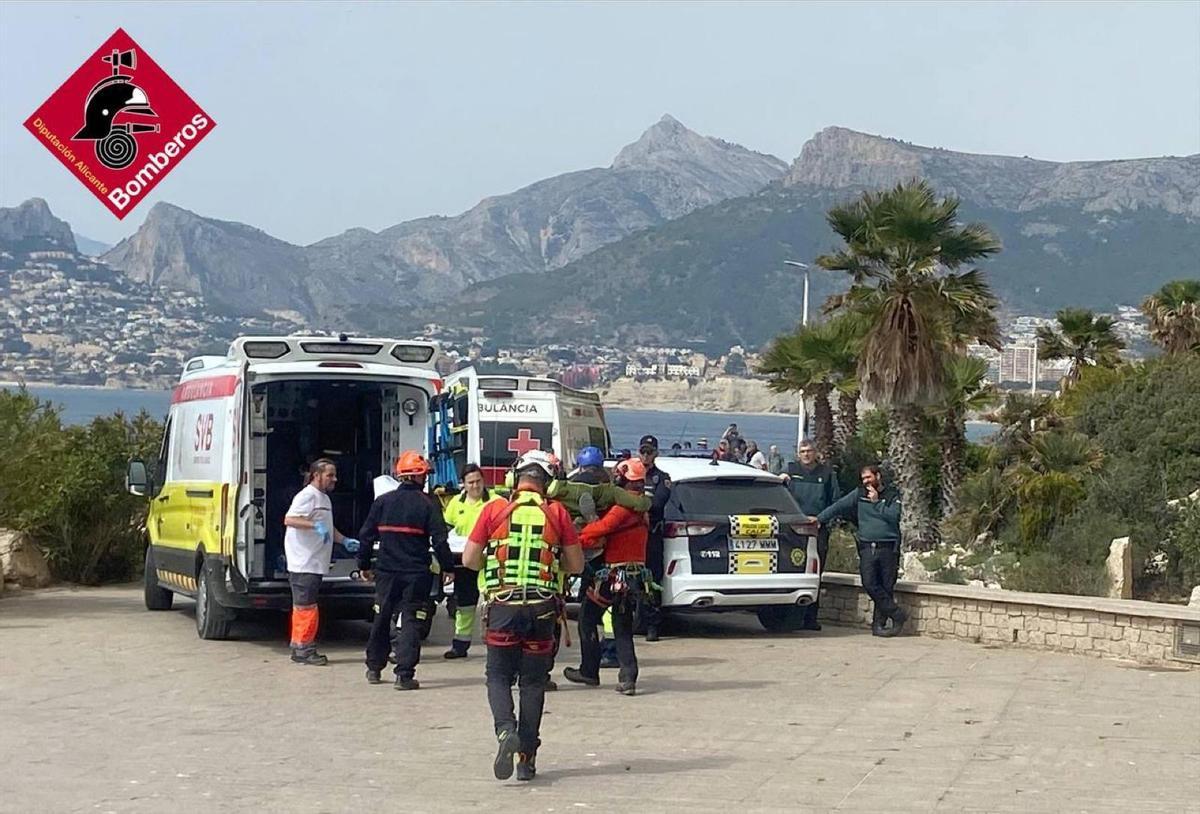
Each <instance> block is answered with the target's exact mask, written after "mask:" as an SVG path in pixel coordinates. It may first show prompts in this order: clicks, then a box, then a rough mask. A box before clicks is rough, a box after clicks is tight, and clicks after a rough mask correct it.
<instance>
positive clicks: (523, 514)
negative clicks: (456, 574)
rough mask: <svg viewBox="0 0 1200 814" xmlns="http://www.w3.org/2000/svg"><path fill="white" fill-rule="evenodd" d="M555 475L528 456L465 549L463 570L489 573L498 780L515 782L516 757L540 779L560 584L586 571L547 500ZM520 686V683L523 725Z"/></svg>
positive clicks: (571, 530) (536, 454)
mask: <svg viewBox="0 0 1200 814" xmlns="http://www.w3.org/2000/svg"><path fill="white" fill-rule="evenodd" d="M556 469H557V466H556V462H555V461H554V460H553V459H551V458H550V456H549V455H547V454H546V453H545V452H541V451H540V450H535V451H532V452H527V453H525V454H524V455H522V456H521V457H520V458H519V459H518V460H517V462H516V464H515V466H514V477H515V480H516V488H515V491H514V492H513V494H512V497H511V498H510V499H509V500H508V501H507V502H493V503H489V504H487V505H486V506H484V508H483V512H482V513H481V514H480V516H479V520H478V522H476V524H475V528H474V529H472V530H471V534H470V536H469V537H468V538H467V545H466V547H465V548H464V549H463V556H462V561H463V565H464V566H466V567H467V568H473V569H477V570H481V571H483V590H484V596H485V598H486V601H487V610H486V611H485V614H486V615H485V617H484V618H485V620H486V621H485V623H484V629H485V631H486V633H485V634H484V641H485V642H486V643H487V649H488V652H487V695H488V704H489V706H490V707H491V710H492V719H493V722H494V724H495V731H496V740H497V741H498V743H499V748H498V751H497V753H496V759H495V762H494V763H493V766H492V768H493V772H494V774H495V775H496V778H497V779H499V780H507V779H508V778H509V777H512V774H513V758H514V757H517V756H518V755H519V760H518V763H517V779H518V780H532V779H533V778H534V775H535V774H536V773H537V765H536V763H535V759H536V757H537V750H538V747H539V746H540V745H541V738H540V733H541V723H542V711H543V708H544V706H545V700H546V678H547V676H548V675H549V674H550V670H551V669H552V668H553V666H554V650H555V641H554V631H555V628H556V627H557V626H558V623H559V617H560V615H561V610H562V604H561V600H560V596H559V594H560V591H561V587H562V585H561V582H560V577H561V575H562V574H563V573H564V572H565V573H568V574H578V573H579V572H580V571H582V570H583V550H582V549H581V548H580V546H579V537H578V534H577V533H576V531H575V524H574V523H572V522H571V516H570V515H569V514H568V513H567V511H566V509H564V508H563V507H562V504H560V503H558V502H556V501H553V500H549V499H548V498H547V497H546V488H547V487H548V486H549V484H550V481H551V480H552V479H553V478H554V476H555V471H556ZM514 679H515V680H519V683H520V695H521V709H520V717H519V718H518V716H517V715H516V713H515V710H514V708H513V696H512V685H513V681H514Z"/></svg>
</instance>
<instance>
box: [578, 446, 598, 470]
mask: <svg viewBox="0 0 1200 814" xmlns="http://www.w3.org/2000/svg"><path fill="white" fill-rule="evenodd" d="M575 465H576V466H604V453H603V452H601V451H600V448H599V447H584V448H583V449H581V450H579V454H578V455H576V456H575Z"/></svg>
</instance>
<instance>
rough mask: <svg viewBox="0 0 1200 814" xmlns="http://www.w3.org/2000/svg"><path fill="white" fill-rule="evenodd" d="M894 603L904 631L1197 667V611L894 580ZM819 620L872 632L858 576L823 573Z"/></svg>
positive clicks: (1199, 619) (1199, 621) (1199, 648)
mask: <svg viewBox="0 0 1200 814" xmlns="http://www.w3.org/2000/svg"><path fill="white" fill-rule="evenodd" d="M896 601H897V602H898V603H899V604H900V605H902V606H903V607H904V609H905V610H907V611H908V612H909V615H910V619H909V621H908V624H907V625H906V632H907V633H910V634H913V633H915V634H917V635H920V636H933V637H935V638H944V639H964V640H966V641H970V642H976V643H980V644H991V645H1008V646H1011V647H1032V648H1038V649H1041V650H1057V651H1060V652H1065V653H1081V654H1084V655H1089V656H1097V657H1101V658H1118V659H1128V660H1132V661H1137V662H1142V663H1145V664H1171V665H1174V666H1187V665H1200V608H1190V607H1187V606H1185V605H1166V604H1159V603H1156V602H1137V601H1132V600H1121V599H1102V598H1098V597H1090V596H1067V595H1062V594H1034V593H1023V592H1020V591H1000V590H992V589H987V588H972V587H966V586H962V585H944V584H941V583H932V582H904V581H901V582H898V583H896ZM821 619H822V620H823V621H828V622H833V623H835V624H849V625H855V626H859V627H870V625H871V600H870V598H869V597H868V596H867V595H866V594H865V593H863V591H862V587H861V582H860V581H859V578H858V577H857V576H853V575H850V574H833V573H828V574H825V575H824V577H823V578H822V594H821ZM1190 645H1196V646H1195V647H1192V646H1190Z"/></svg>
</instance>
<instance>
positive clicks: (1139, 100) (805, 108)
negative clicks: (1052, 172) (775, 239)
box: [0, 0, 1200, 243]
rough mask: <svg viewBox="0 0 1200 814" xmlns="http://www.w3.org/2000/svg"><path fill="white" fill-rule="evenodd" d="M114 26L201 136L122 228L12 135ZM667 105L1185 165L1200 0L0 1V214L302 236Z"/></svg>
mask: <svg viewBox="0 0 1200 814" xmlns="http://www.w3.org/2000/svg"><path fill="white" fill-rule="evenodd" d="M118 27H123V28H125V29H126V30H127V31H128V32H129V33H130V34H131V35H132V36H133V37H134V39H136V40H137V41H138V42H139V43H140V44H141V45H142V46H143V47H144V48H145V49H146V50H147V51H148V52H149V53H150V55H151V56H152V57H154V59H155V60H156V61H157V62H158V63H159V64H160V65H161V66H162V67H163V68H164V69H165V70H166V71H167V72H168V73H169V74H171V75H172V76H173V77H174V79H175V80H176V81H177V82H178V83H179V84H180V85H181V86H182V87H183V88H184V89H185V90H186V91H187V92H188V93H189V94H190V95H191V96H192V97H193V98H194V99H195V100H196V101H197V102H198V103H199V104H200V105H201V106H202V107H204V108H205V109H206V110H207V111H208V112H209V113H210V114H212V116H213V117H214V118H215V119H216V121H217V123H218V126H217V129H216V130H215V131H214V132H213V134H212V135H211V136H209V137H208V138H207V139H205V141H204V142H203V143H202V144H200V145H199V146H198V147H197V148H196V150H195V151H194V152H193V153H192V154H190V155H189V156H188V158H187V159H186V160H185V161H184V162H182V163H181V164H180V165H179V166H178V167H177V168H176V169H175V170H174V171H173V172H172V173H171V175H170V177H169V178H167V179H166V180H165V181H163V182H162V183H161V184H159V186H158V187H157V188H156V189H155V191H154V193H153V194H151V195H150V196H149V200H148V201H145V202H143V203H142V204H141V205H140V206H139V207H138V208H137V209H136V210H135V211H134V212H133V214H131V215H129V216H128V217H127V218H126V219H125V221H123V222H121V221H118V220H117V219H116V218H115V217H114V216H113V215H111V214H110V213H109V212H108V211H107V210H106V209H105V208H104V206H103V205H102V204H101V203H100V202H99V201H98V200H96V199H95V198H94V197H93V196H92V195H91V194H90V193H89V192H88V191H87V190H85V189H84V188H83V186H82V185H81V184H80V183H79V182H78V181H76V180H75V179H74V178H73V177H72V176H71V175H70V174H69V173H68V172H67V170H66V169H65V168H64V167H63V166H61V165H60V164H59V163H58V162H57V161H56V160H55V159H54V158H53V157H52V156H51V155H50V153H49V152H47V151H46V150H45V148H44V147H42V146H41V145H40V144H39V143H38V142H37V140H36V139H35V138H34V137H33V136H32V135H30V134H29V133H28V132H26V131H25V130H24V129H23V128H22V127H21V124H22V122H23V121H24V120H25V118H26V117H27V116H28V115H29V114H30V113H32V112H33V110H34V109H35V108H36V107H37V106H38V105H39V104H40V103H41V102H42V101H43V100H44V99H45V98H46V97H47V96H49V95H50V93H51V92H52V91H54V90H55V89H56V88H57V87H58V86H59V84H61V83H62V81H63V80H64V79H66V77H67V76H68V75H69V74H70V73H71V72H72V71H73V70H74V69H75V68H76V67H78V66H79V64H80V63H81V62H82V61H83V60H84V59H85V58H86V57H87V56H88V55H89V54H91V53H92V51H94V50H95V49H96V48H97V47H98V46H99V45H100V43H101V42H102V41H103V40H104V39H105V38H107V37H108V36H109V35H110V34H111V33H112V32H113V31H114V30H115V29H116V28H118ZM668 112H669V113H671V114H672V115H674V116H675V117H676V118H678V119H679V120H680V121H682V122H683V123H684V124H686V125H687V126H688V127H691V128H692V129H693V130H696V131H698V132H701V133H704V134H707V135H715V136H720V137H721V138H724V139H727V140H729V141H735V142H738V143H741V144H744V145H746V146H747V147H751V148H753V149H756V150H761V151H764V152H770V153H774V154H775V155H777V156H779V157H780V158H783V159H785V160H788V161H790V160H791V159H792V158H794V157H795V156H796V154H797V153H799V151H800V147H801V146H802V145H803V143H804V141H805V140H806V139H807V138H809V137H810V136H811V135H812V134H813V133H814V132H816V131H817V130H819V129H821V128H823V127H826V126H829V125H834V124H836V125H842V126H845V127H851V128H854V129H857V130H863V131H866V132H870V133H878V134H881V135H887V136H893V137H896V138H900V139H904V140H906V141H911V142H914V143H918V144H925V145H932V146H941V147H947V148H950V149H955V150H964V151H968V152H989V153H1005V154H1012V155H1029V156H1033V157H1036V158H1045V159H1053V160H1073V159H1109V158H1133V157H1143V156H1155V155H1167V154H1172V155H1183V154H1190V153H1196V152H1200V2H1174V3H1158V4H1154V3H1131V4H1121V3H1099V4H1088V3H1062V4H1037V3H1031V2H1021V3H1016V2H1014V3H1001V4H987V3H961V4H958V3H950V2H944V3H920V4H904V3H887V4H881V5H875V4H869V3H836V4H825V3H804V4H796V5H787V4H783V3H770V4H762V5H754V4H744V3H743V4H736V5H735V4H729V5H725V4H714V3H708V4H688V3H684V2H676V3H669V4H662V5H648V4H643V3H639V4H628V5H619V4H614V3H605V4H584V3H572V4H550V3H528V4H461V5H453V4H448V3H438V4H432V3H430V4H420V5H405V4H400V3H376V4H370V5H365V4H335V3H316V2H309V3H304V4H286V3H272V4H262V5H249V4H245V5H235V4H233V3H219V4H218V3H213V4H181V3H170V4H167V3H161V4H137V5H134V4H122V3H87V4H62V3H58V4H56V3H49V2H39V3H30V4H20V3H13V2H10V1H9V0H5V2H0V205H4V206H11V205H14V204H16V203H19V202H20V201H22V200H24V199H26V198H29V197H33V196H40V197H43V198H46V199H47V200H48V201H49V202H50V206H51V208H52V209H53V210H54V212H55V213H56V214H57V215H58V216H59V217H62V218H64V219H66V220H67V221H69V222H70V223H71V225H72V226H73V227H74V229H75V230H76V231H77V232H79V233H82V234H84V235H87V236H89V237H93V238H96V239H99V240H104V241H107V242H116V241H117V240H119V239H120V238H122V237H124V236H126V235H128V234H130V233H132V232H133V231H134V230H135V229H136V228H137V226H138V225H140V224H141V222H142V220H143V219H144V218H145V216H146V213H147V212H148V211H149V210H150V206H151V205H152V203H153V202H154V201H158V200H166V201H170V202H172V203H175V204H178V205H180V206H183V207H185V208H187V209H191V210H193V211H195V212H198V213H200V214H203V215H208V216H212V217H218V218H223V219H227V220H237V221H243V222H246V223H249V224H252V225H254V226H258V227H260V228H262V229H264V230H266V231H267V232H269V233H270V234H272V235H275V236H276V237H279V238H282V239H284V240H289V241H292V242H295V243H309V242H313V241H316V240H319V239H321V238H323V237H327V236H329V235H332V234H337V233H339V232H341V231H343V230H345V229H348V228H350V227H354V226H365V227H367V228H369V229H374V230H378V229H381V228H384V227H387V226H390V225H393V224H395V223H398V222H400V221H402V220H407V219H410V218H415V217H420V216H422V215H429V214H455V213H457V212H460V211H462V210H464V209H467V208H469V207H471V206H473V205H474V204H475V203H476V202H478V200H479V199H480V198H482V197H484V196H487V195H495V194H500V193H505V192H509V191H512V190H514V189H517V188H519V187H521V186H524V185H526V184H529V183H532V182H533V181H536V180H538V179H540V178H544V177H547V176H550V175H555V174H557V173H561V172H565V171H568V170H576V169H583V168H586V167H593V166H607V165H608V164H609V163H610V162H611V160H612V158H613V156H614V155H616V153H617V151H618V150H619V149H620V148H621V146H622V145H624V144H626V143H628V142H630V141H633V140H634V139H636V138H637V137H638V135H639V134H640V133H641V132H642V131H643V130H644V129H646V127H648V126H650V125H651V124H652V123H654V122H655V121H657V120H658V119H659V117H661V116H662V114H663V113H668Z"/></svg>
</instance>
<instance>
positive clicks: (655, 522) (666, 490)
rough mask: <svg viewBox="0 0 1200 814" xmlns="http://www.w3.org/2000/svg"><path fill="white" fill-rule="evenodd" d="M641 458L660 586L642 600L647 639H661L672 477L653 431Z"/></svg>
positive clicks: (650, 557) (650, 546)
mask: <svg viewBox="0 0 1200 814" xmlns="http://www.w3.org/2000/svg"><path fill="white" fill-rule="evenodd" d="M638 458H639V459H640V460H641V462H642V466H643V467H645V470H646V477H645V480H644V481H643V490H644V494H645V495H646V496H647V497H649V498H650V511H649V520H650V529H649V535H648V537H647V540H646V566H647V567H648V568H649V569H650V573H651V574H653V575H654V583H655V585H658V586H660V587H659V588H657V589H651V590H650V591H649V592H647V593H648V595H649V597H650V598H649V599H648V600H647V601H645V602H643V603H642V622H643V623H644V624H645V626H646V641H648V642H657V641H658V629H659V626H660V625H661V623H662V611H661V610H659V606H660V605H661V604H662V590H661V586H662V581H663V569H664V564H663V511H664V510H665V509H666V507H667V501H668V500H670V498H671V479H670V478H669V477H667V473H666V472H663V471H662V470H661V469H659V468H658V467H657V466H656V465H655V462H656V461H657V460H658V439H657V438H656V437H654V436H653V435H643V436H642V437H641V440H639V441H638Z"/></svg>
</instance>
